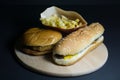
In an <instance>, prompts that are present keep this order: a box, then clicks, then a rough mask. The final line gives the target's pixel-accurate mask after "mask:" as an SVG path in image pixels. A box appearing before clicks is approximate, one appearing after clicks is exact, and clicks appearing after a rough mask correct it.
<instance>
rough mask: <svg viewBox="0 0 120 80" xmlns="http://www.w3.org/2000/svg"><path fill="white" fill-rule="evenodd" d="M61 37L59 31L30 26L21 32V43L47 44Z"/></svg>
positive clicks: (28, 44)
mask: <svg viewBox="0 0 120 80" xmlns="http://www.w3.org/2000/svg"><path fill="white" fill-rule="evenodd" d="M61 38H62V34H61V33H60V32H57V31H54V30H50V29H49V30H45V29H39V28H31V29H29V30H27V31H26V32H25V33H24V34H23V43H24V44H25V45H27V46H48V45H52V44H55V43H57V42H58V41H59V40H60V39H61Z"/></svg>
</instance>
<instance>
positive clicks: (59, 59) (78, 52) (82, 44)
mask: <svg viewBox="0 0 120 80" xmlns="http://www.w3.org/2000/svg"><path fill="white" fill-rule="evenodd" d="M103 33H104V28H103V26H102V25H101V24H99V23H92V24H91V25H89V26H87V27H85V28H82V29H79V30H77V31H75V32H73V33H71V34H69V35H68V36H66V37H65V38H63V39H62V40H61V41H60V42H59V43H58V44H57V45H56V46H55V48H54V50H53V59H54V61H55V63H57V64H59V65H70V64H73V63H75V62H76V61H77V60H79V59H80V58H81V57H82V56H84V55H85V54H86V53H88V52H89V51H91V50H92V49H94V48H96V47H97V46H98V45H99V44H100V43H102V42H103V39H104V37H103V36H102V34H103Z"/></svg>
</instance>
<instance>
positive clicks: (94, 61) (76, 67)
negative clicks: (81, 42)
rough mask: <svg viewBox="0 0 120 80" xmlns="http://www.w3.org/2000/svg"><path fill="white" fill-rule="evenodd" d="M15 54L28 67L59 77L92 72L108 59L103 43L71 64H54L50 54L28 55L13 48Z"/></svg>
mask: <svg viewBox="0 0 120 80" xmlns="http://www.w3.org/2000/svg"><path fill="white" fill-rule="evenodd" d="M15 54H16V56H17V57H18V59H19V60H20V61H21V62H22V63H24V64H25V65H26V66H27V67H28V68H30V69H33V70H35V71H38V72H40V73H44V74H48V75H52V76H59V77H71V76H80V75H85V74H89V73H92V72H94V71H96V70H98V69H100V68H101V67H102V66H103V65H104V64H105V62H106V61H107V59H108V51H107V48H106V46H105V45H104V44H101V45H100V46H99V47H97V48H96V49H95V50H93V51H92V52H90V53H88V54H87V55H85V56H84V57H83V58H82V59H81V60H79V61H78V62H77V63H75V64H73V65H71V66H59V65H56V64H54V63H53V61H52V59H51V56H50V55H44V56H30V55H27V54H24V53H22V52H20V51H18V50H17V49H15Z"/></svg>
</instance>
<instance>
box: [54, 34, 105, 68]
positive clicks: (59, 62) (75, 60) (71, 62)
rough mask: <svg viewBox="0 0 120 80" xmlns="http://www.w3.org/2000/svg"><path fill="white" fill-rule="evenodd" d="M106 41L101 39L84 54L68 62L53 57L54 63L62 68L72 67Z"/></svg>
mask: <svg viewBox="0 0 120 80" xmlns="http://www.w3.org/2000/svg"><path fill="white" fill-rule="evenodd" d="M103 40H104V37H103V36H102V37H100V38H99V39H98V40H97V41H95V42H94V43H92V44H91V45H90V46H89V47H88V48H87V49H86V50H84V52H83V53H82V52H81V53H78V55H77V57H74V58H71V59H68V60H64V59H57V58H56V57H54V55H53V59H54V62H55V63H56V64H58V65H61V66H69V65H72V64H74V63H76V62H77V61H79V60H80V59H81V58H82V57H84V56H85V55H87V53H89V52H91V51H92V50H94V49H95V48H97V47H98V46H99V45H100V44H101V43H102V42H103Z"/></svg>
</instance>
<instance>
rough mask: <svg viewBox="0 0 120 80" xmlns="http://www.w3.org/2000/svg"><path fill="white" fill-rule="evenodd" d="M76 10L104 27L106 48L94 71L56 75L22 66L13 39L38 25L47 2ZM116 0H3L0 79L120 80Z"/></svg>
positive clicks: (119, 16)
mask: <svg viewBox="0 0 120 80" xmlns="http://www.w3.org/2000/svg"><path fill="white" fill-rule="evenodd" d="M53 5H54V6H57V7H60V8H62V9H65V10H74V11H77V12H78V13H80V14H81V15H82V16H83V17H84V18H85V19H86V21H87V22H88V24H90V23H93V22H100V23H101V24H102V25H103V26H104V28H105V33H104V36H105V40H104V43H105V45H106V46H107V48H108V51H109V58H108V61H107V62H106V64H105V65H104V66H103V67H102V68H101V69H99V70H98V71H96V72H94V73H91V74H88V75H84V76H78V77H72V78H59V77H52V76H48V75H44V74H41V73H40V74H38V73H36V72H34V71H30V70H28V69H27V68H25V67H23V66H22V65H21V64H20V63H19V62H18V61H17V60H16V58H15V56H14V43H15V41H16V39H17V38H19V36H21V34H22V33H23V32H24V31H25V30H27V29H28V28H30V27H33V26H36V27H39V26H41V24H40V22H39V17H40V13H41V12H42V11H43V10H45V9H46V8H47V7H50V6H53ZM119 10H120V2H119V1H115V0H114V1H112V0H100V1H95V0H91V1H90V0H43V1H41V0H26V1H24V0H18V1H17V0H11V1H7V0H4V1H2V2H1V5H0V80H73V79H74V80H120V76H119V75H120V69H119V67H120V62H119V60H120V48H119V45H120V42H119V41H120V12H119Z"/></svg>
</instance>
